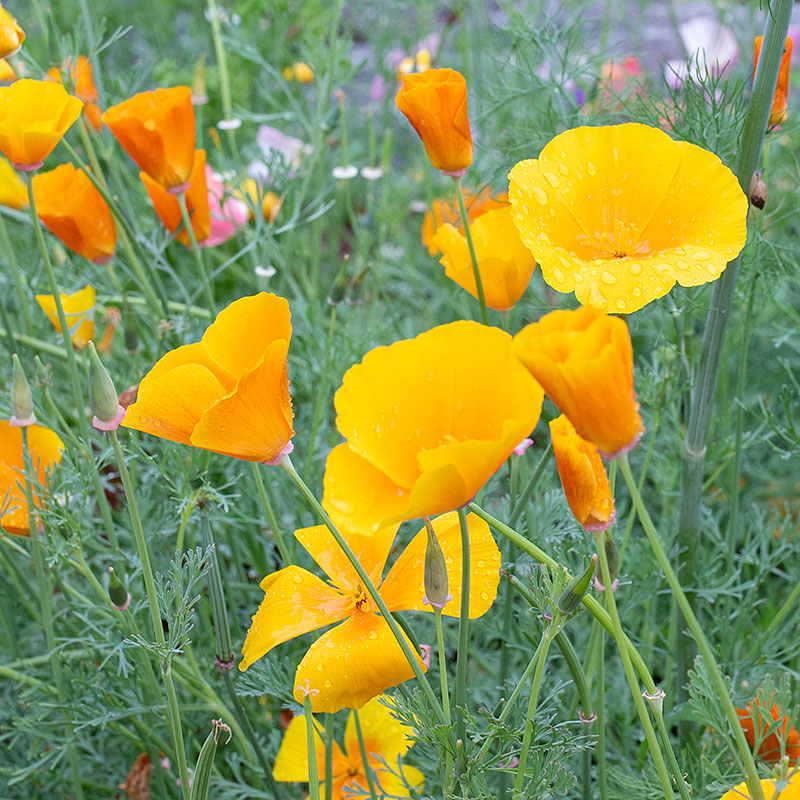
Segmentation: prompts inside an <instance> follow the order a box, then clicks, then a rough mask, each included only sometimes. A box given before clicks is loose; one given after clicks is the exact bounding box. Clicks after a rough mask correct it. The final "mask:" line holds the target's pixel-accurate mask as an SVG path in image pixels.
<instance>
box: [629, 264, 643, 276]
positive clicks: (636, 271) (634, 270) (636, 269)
mask: <svg viewBox="0 0 800 800" xmlns="http://www.w3.org/2000/svg"><path fill="white" fill-rule="evenodd" d="M628 269H629V270H630V271H631V275H640V274H641V272H642V265H641V264H637V263H636V262H635V261H634V262H633V263H632V264H631V265H630V266H629V267H628Z"/></svg>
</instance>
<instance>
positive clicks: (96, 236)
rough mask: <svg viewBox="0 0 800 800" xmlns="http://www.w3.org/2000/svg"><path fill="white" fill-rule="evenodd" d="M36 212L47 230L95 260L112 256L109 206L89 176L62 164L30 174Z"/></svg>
mask: <svg viewBox="0 0 800 800" xmlns="http://www.w3.org/2000/svg"><path fill="white" fill-rule="evenodd" d="M32 183H33V197H34V200H35V201H36V213H37V214H38V215H39V219H40V220H41V221H42V223H43V224H44V226H45V227H46V228H47V229H48V230H49V231H50V233H52V234H54V235H55V236H58V238H59V239H61V241H62V242H63V243H64V244H65V245H66V246H67V247H69V249H70V250H74V251H75V252H76V253H77V254H78V255H81V256H83V257H84V258H86V259H88V260H89V261H94V262H95V264H105V263H107V262H108V261H110V260H111V257H112V256H113V255H114V250H115V249H116V247H117V228H116V225H115V224H114V218H113V217H112V216H111V209H110V208H109V207H108V203H106V201H105V200H104V199H103V195H101V194H100V192H98V191H97V189H96V188H95V185H94V184H93V183H92V181H91V179H90V178H89V176H88V175H87V174H86V173H85V172H84V171H83V170H80V169H75V167H74V166H73V165H72V164H62V165H61V166H59V167H56V168H55V169H52V170H50V171H49V172H41V173H39V174H38V175H35V176H34V177H33V181H32Z"/></svg>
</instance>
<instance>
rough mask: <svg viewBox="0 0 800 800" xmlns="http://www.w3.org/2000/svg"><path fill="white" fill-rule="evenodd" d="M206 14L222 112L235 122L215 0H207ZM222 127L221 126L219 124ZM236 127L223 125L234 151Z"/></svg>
mask: <svg viewBox="0 0 800 800" xmlns="http://www.w3.org/2000/svg"><path fill="white" fill-rule="evenodd" d="M208 16H209V17H210V20H209V22H210V23H211V38H212V39H213V40H214V55H215V56H216V59H217V69H218V70H219V89H220V93H221V95H222V97H221V99H222V113H223V115H224V118H225V121H226V122H229V123H235V122H237V121H238V120H236V118H235V117H234V116H233V103H232V102H231V81H230V77H229V75H228V58H227V55H226V53H225V43H224V42H223V41H222V32H221V30H220V26H219V10H218V9H217V4H216V2H215V0H208ZM220 127H222V126H220ZM236 127H237V126H235V125H234V124H229V125H226V126H225V130H226V132H227V134H228V143H229V144H230V146H231V150H232V151H233V152H234V154H235V153H236Z"/></svg>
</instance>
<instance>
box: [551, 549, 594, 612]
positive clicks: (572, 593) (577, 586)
mask: <svg viewBox="0 0 800 800" xmlns="http://www.w3.org/2000/svg"><path fill="white" fill-rule="evenodd" d="M596 563H597V556H596V555H593V556H592V560H591V561H590V562H589V566H588V567H587V568H586V569H585V570H584V572H583V573H582V574H580V575H578V576H577V577H576V578H573V579H572V580H571V581H570V582H569V584H568V585H567V588H566V589H564V591H563V592H561V596H560V597H559V598H558V603H556V607H557V608H558V610H559V611H560V612H561V613H562V614H563V615H564V616H566V615H568V614H571V613H572V612H573V611H575V609H576V608H577V607H578V605H579V603H580V602H581V599H582V598H583V596H584V595H585V594H586V590H587V589H588V588H589V584H590V583H591V580H592V574H593V573H594V566H595V564H596Z"/></svg>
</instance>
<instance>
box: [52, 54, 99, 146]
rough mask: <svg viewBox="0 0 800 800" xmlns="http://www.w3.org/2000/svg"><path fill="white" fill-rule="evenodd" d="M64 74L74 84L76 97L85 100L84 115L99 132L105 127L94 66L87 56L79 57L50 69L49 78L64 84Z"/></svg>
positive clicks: (73, 88)
mask: <svg viewBox="0 0 800 800" xmlns="http://www.w3.org/2000/svg"><path fill="white" fill-rule="evenodd" d="M62 73H66V75H67V78H68V80H69V81H70V83H71V84H72V90H73V92H74V94H75V96H76V97H77V98H79V99H81V100H83V104H84V105H83V113H84V114H85V115H86V119H88V120H89V124H90V125H91V126H92V127H93V128H94V129H95V130H96V131H99V130H100V128H102V127H103V121H102V118H101V117H102V114H101V111H100V106H99V105H98V104H97V101H98V99H99V98H98V94H97V86H96V85H95V82H94V75H93V73H92V64H91V62H90V61H89V60H88V59H87V58H86V56H78V57H77V58H76V59H67V60H66V61H65V62H64V63H63V64H62V65H61V68H59V67H50V69H49V70H47V77H48V78H50V80H53V81H57V82H58V83H63V82H64V78H63V75H62Z"/></svg>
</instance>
